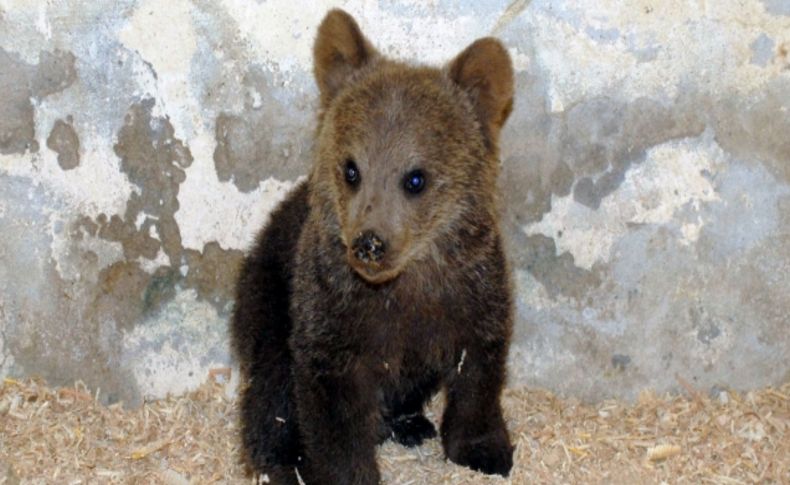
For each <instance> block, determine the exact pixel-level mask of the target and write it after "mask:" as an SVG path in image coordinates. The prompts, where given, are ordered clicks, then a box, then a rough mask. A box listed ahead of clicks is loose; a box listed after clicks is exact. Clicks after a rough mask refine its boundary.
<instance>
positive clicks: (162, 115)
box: [0, 0, 790, 404]
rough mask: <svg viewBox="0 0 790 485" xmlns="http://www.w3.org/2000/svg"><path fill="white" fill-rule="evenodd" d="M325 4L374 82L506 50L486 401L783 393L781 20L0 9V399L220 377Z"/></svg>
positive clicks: (627, 9) (786, 37)
mask: <svg viewBox="0 0 790 485" xmlns="http://www.w3.org/2000/svg"><path fill="white" fill-rule="evenodd" d="M334 5H340V6H343V7H344V8H346V9H347V10H349V11H350V12H351V13H352V14H354V15H355V16H356V17H357V18H358V20H359V22H360V24H361V25H362V27H363V30H365V31H366V32H367V33H368V35H369V36H370V37H371V38H372V40H373V41H374V42H375V43H376V45H377V46H378V47H379V48H380V49H381V50H382V51H384V52H385V53H387V54H390V55H393V56H396V57H401V58H406V59H418V60H420V61H424V62H430V63H441V62H444V61H446V60H448V59H449V58H451V57H452V56H453V55H454V54H455V53H457V52H458V51H460V49H462V48H463V47H464V46H466V45H467V44H468V43H470V42H471V41H472V40H474V39H475V38H477V37H481V36H485V35H491V34H494V35H497V36H499V37H500V38H501V39H502V40H503V41H504V42H505V43H506V44H507V46H508V48H509V49H510V52H511V55H512V57H513V59H514V64H515V68H516V72H517V99H516V105H515V111H514V112H513V115H512V117H511V119H510V121H509V123H508V125H507V127H506V129H505V130H504V132H503V141H502V161H503V165H502V170H503V174H502V178H501V183H502V189H503V192H504V194H505V200H506V202H507V212H506V214H505V224H504V226H505V229H506V232H507V237H508V244H509V248H510V252H511V254H512V258H513V263H514V264H513V266H514V270H515V276H516V278H515V279H516V282H517V289H518V298H517V311H518V323H517V330H516V337H515V342H514V346H513V352H512V356H511V381H513V382H514V383H526V384H531V385H540V386H545V387H549V388H552V389H555V390H557V391H560V392H563V393H565V394H569V395H575V396H578V397H581V398H584V399H600V398H604V397H609V396H625V397H633V396H634V395H635V394H636V393H637V392H638V391H639V390H640V389H642V388H645V387H653V388H656V389H657V390H659V391H664V390H672V389H674V388H676V386H677V380H676V377H675V375H676V374H678V375H681V376H683V377H684V378H686V379H688V380H689V381H691V382H692V383H694V385H696V386H698V387H699V388H700V389H709V388H712V387H714V386H732V387H735V388H739V389H743V388H750V387H755V386H761V385H766V384H770V383H777V382H781V381H785V380H787V379H790V358H789V356H790V136H788V134H790V111H788V109H789V108H790V2H788V1H787V0H741V1H734V0H733V1H729V0H725V1H717V2H712V1H705V0H662V1H658V0H638V1H633V2H625V3H624V2H619V1H614V0H581V1H566V0H553V1H552V0H532V1H529V0H516V1H512V2H509V3H508V2H493V1H483V2H480V1H462V2H449V1H442V0H432V1H426V2H417V1H414V0H403V1H401V2H378V1H373V2H370V1H364V2H363V1H361V0H356V1H347V2H328V1H319V2H293V1H285V0H270V1H266V2H260V1H254V0H221V1H218V2H214V1H208V0H124V1H120V2H119V1H109V0H95V1H90V2H89V1H70V2H69V1H58V0H48V1H46V2H43V1H42V2H27V1H22V0H0V325H1V326H0V375H41V376H43V377H46V378H47V379H49V380H50V381H51V382H53V383H56V384H59V383H70V382H72V381H73V380H75V379H82V380H84V381H85V382H86V383H87V384H89V385H90V386H92V387H94V388H101V396H103V398H104V400H105V401H106V402H113V401H117V400H123V401H125V402H127V403H131V404H134V403H137V402H140V400H141V399H145V398H155V397H159V396H163V395H165V394H167V393H178V392H182V391H184V390H185V389H188V388H190V387H193V386H195V385H197V384H199V383H200V382H201V381H203V380H204V379H205V377H206V372H207V369H209V368H212V367H217V366H225V365H228V363H229V357H228V352H227V336H226V333H225V324H226V319H227V318H228V314H229V310H230V308H231V305H232V300H231V298H232V294H231V288H232V283H233V280H234V276H235V272H236V269H237V267H238V263H239V261H240V259H241V257H242V255H243V252H244V251H245V249H247V248H248V246H249V244H250V242H251V238H252V237H253V236H254V234H255V231H256V230H257V229H258V227H259V226H260V225H261V224H262V223H263V222H264V221H265V220H266V217H267V214H268V212H269V211H270V210H271V209H272V208H273V207H274V206H275V205H276V204H277V202H278V201H279V200H281V199H282V197H283V196H284V195H285V193H287V191H288V189H289V188H290V187H291V186H293V184H294V182H295V181H296V180H297V179H298V177H299V176H301V175H303V174H305V173H306V171H307V169H308V166H309V164H310V150H311V143H312V142H311V134H312V130H313V127H314V110H315V106H316V89H315V86H314V84H313V81H312V75H311V65H310V61H311V59H310V58H311V55H310V50H311V46H312V41H313V35H314V32H315V28H316V26H317V24H318V22H319V21H320V19H321V17H322V16H323V14H324V12H325V11H326V9H327V8H329V7H330V6H334Z"/></svg>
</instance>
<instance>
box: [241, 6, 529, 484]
mask: <svg viewBox="0 0 790 485" xmlns="http://www.w3.org/2000/svg"><path fill="white" fill-rule="evenodd" d="M314 58H315V59H314V60H315V77H316V81H317V83H318V86H319V90H320V93H321V111H320V114H319V123H318V129H317V143H316V157H315V163H314V166H313V169H312V172H311V174H310V176H309V179H308V180H307V181H306V182H304V183H302V184H300V185H299V186H298V187H297V188H296V189H295V190H294V191H293V192H292V193H291V194H290V195H289V197H288V198H287V199H286V200H285V201H284V202H283V203H282V204H281V205H280V206H279V207H278V208H277V210H275V211H274V213H273V214H272V217H271V221H270V222H269V224H268V225H267V227H266V228H265V229H264V230H263V232H262V233H261V234H260V236H259V237H258V240H257V244H256V245H255V247H254V248H253V250H252V252H251V254H250V255H249V257H248V258H247V259H246V260H245V263H244V266H243V269H242V273H241V277H240V279H239V282H238V286H237V301H236V308H235V313H234V316H233V319H232V322H231V327H230V330H231V337H232V338H231V342H232V348H233V351H234V353H235V355H236V358H237V359H238V361H239V364H240V368H241V374H242V382H243V387H242V391H241V424H242V443H243V450H244V454H245V458H246V460H247V462H248V463H249V465H250V467H251V469H252V471H254V472H255V473H266V474H268V476H269V478H270V479H271V480H272V481H274V482H275V483H296V475H295V471H294V470H295V469H296V468H298V470H299V473H300V474H301V476H302V477H303V478H304V480H305V482H306V483H308V484H310V485H313V484H333V485H335V484H375V483H378V482H379V471H378V468H377V466H376V459H375V447H376V445H377V444H378V443H381V442H382V441H383V440H385V439H388V438H393V439H394V440H396V441H398V442H400V443H402V444H404V445H406V446H414V445H418V444H420V443H421V442H422V441H423V440H424V439H427V438H432V437H434V436H435V435H436V430H435V429H434V427H433V425H432V424H431V423H430V422H429V421H428V420H427V419H426V418H425V417H424V416H423V414H422V413H423V406H424V405H425V403H426V401H427V400H428V399H429V398H430V397H431V396H432V395H433V394H434V393H435V392H437V391H438V390H439V389H444V390H445V391H446V393H447V407H446V409H445V411H444V415H443V417H442V422H441V430H440V435H441V440H442V445H443V446H444V450H445V453H446V455H447V457H448V458H449V459H450V460H452V461H454V462H456V463H459V464H461V465H466V466H469V467H471V468H473V469H475V470H480V471H482V472H485V473H498V474H501V475H507V474H508V472H509V470H510V468H511V466H512V452H513V449H512V446H511V444H510V440H509V437H508V434H507V430H506V428H505V423H504V420H503V417H502V410H501V407H500V403H499V397H500V393H501V390H502V386H503V384H504V382H505V362H506V358H507V352H508V346H509V341H510V335H511V329H512V296H511V291H512V290H511V283H510V277H509V271H508V267H507V263H506V259H505V255H504V253H503V247H502V241H501V236H500V232H499V227H498V214H499V209H498V206H497V195H496V194H497V191H496V181H497V176H498V172H499V162H498V150H497V140H498V137H499V131H500V128H501V127H502V125H503V124H504V122H505V120H506V119H507V116H508V114H509V113H510V109H511V106H512V99H513V72H512V68H511V63H510V58H509V56H508V54H507V51H505V49H504V48H503V47H502V45H501V44H500V43H499V42H498V41H496V40H494V39H491V38H485V39H480V40H478V41H476V42H475V43H473V44H472V45H471V46H469V47H468V48H467V49H466V50H464V51H463V52H462V53H461V54H459V55H458V56H457V57H456V58H455V60H453V61H452V62H450V63H449V64H448V65H447V66H446V67H444V68H442V69H435V68H428V67H415V66H410V65H406V64H402V63H398V62H395V61H392V60H389V59H386V58H384V57H383V56H381V55H380V54H379V53H378V52H377V51H376V50H375V49H374V48H373V46H372V45H371V43H370V42H368V41H367V40H366V39H365V37H364V36H363V35H362V33H361V31H360V30H359V27H358V26H357V24H356V22H355V21H354V20H353V18H352V17H351V16H349V15H348V14H347V13H345V12H343V11H340V10H333V11H331V12H329V14H328V15H327V16H326V18H325V19H324V20H323V22H322V24H321V26H320V28H319V30H318V36H317V39H316V42H315V49H314ZM350 164H352V165H353V167H354V168H355V169H356V175H357V177H358V178H357V179H353V180H352V178H350V177H351V175H349V166H350ZM415 171H418V172H415ZM415 173H419V175H420V176H421V177H422V181H423V182H424V187H423V189H422V191H420V192H419V193H410V192H409V191H408V190H407V189H406V184H405V181H406V179H408V178H409V177H411V176H412V175H413V174H415ZM352 175H353V174H352ZM360 247H364V248H367V249H365V250H361V249H360ZM371 255H375V257H372V256H371Z"/></svg>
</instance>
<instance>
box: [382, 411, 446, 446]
mask: <svg viewBox="0 0 790 485" xmlns="http://www.w3.org/2000/svg"><path fill="white" fill-rule="evenodd" d="M390 431H391V432H392V439H393V440H394V441H396V442H398V443H400V444H402V445H403V446H408V447H412V446H419V445H421V444H422V442H423V441H425V440H426V439H431V438H434V437H436V428H434V427H433V424H432V423H431V422H430V421H428V418H426V417H425V416H423V415H422V414H409V415H404V416H398V417H397V418H395V419H393V420H392V421H391V422H390Z"/></svg>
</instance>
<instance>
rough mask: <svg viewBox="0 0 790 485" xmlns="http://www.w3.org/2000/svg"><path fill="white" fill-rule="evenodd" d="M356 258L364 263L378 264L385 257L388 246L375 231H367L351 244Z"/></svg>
mask: <svg viewBox="0 0 790 485" xmlns="http://www.w3.org/2000/svg"><path fill="white" fill-rule="evenodd" d="M351 250H352V251H353V253H354V256H355V257H356V258H357V259H358V260H359V261H361V262H363V263H377V262H379V261H381V259H382V258H383V257H384V253H385V252H386V250H387V244H386V243H385V242H384V241H383V240H382V239H381V238H380V237H379V236H378V235H377V234H376V233H375V232H373V231H365V232H363V233H361V234H360V235H359V236H357V237H356V238H355V239H354V241H353V242H352V243H351Z"/></svg>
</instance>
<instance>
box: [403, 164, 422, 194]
mask: <svg viewBox="0 0 790 485" xmlns="http://www.w3.org/2000/svg"><path fill="white" fill-rule="evenodd" d="M403 188H404V189H405V190H406V192H408V193H410V194H419V193H420V192H422V189H424V188H425V174H423V173H422V170H419V169H418V170H412V171H411V172H409V173H407V174H406V177H405V178H404V179H403Z"/></svg>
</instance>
